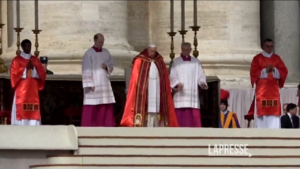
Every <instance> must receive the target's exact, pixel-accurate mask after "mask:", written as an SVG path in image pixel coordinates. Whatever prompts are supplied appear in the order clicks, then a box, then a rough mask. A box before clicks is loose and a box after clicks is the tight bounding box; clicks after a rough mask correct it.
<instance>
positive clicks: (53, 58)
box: [1, 0, 300, 85]
mask: <svg viewBox="0 0 300 169" xmlns="http://www.w3.org/2000/svg"><path fill="white" fill-rule="evenodd" d="M169 5H170V4H169V1H154V0H153V1H74V2H70V1H40V2H39V8H40V27H41V29H42V30H43V31H42V32H41V34H40V36H39V42H40V51H41V55H47V56H48V57H49V58H50V69H52V70H53V71H54V72H55V73H58V74H70V73H71V74H80V69H81V68H80V64H81V59H82V55H83V53H84V52H85V50H86V49H87V48H88V47H90V46H92V44H93V41H92V36H93V35H94V34H95V33H97V32H101V33H103V34H105V37H106V44H105V46H106V47H107V48H108V49H110V51H111V53H112V55H113V57H114V58H115V60H116V65H117V69H116V74H118V75H122V74H124V72H123V71H122V69H123V68H124V67H127V66H129V65H130V62H131V59H132V58H133V57H134V56H135V55H136V54H138V52H140V51H141V50H143V49H144V48H145V47H146V46H147V45H148V44H149V43H155V44H156V45H158V50H159V52H160V53H161V54H162V55H163V56H164V57H165V61H166V62H167V63H169V61H170V59H169V53H170V37H169V36H168V34H167V32H169V31H170V30H169V27H170V19H169V18H170V13H169V12H170V11H169V10H170V7H169ZM33 9H34V2H33V1H21V16H22V17H21V26H22V27H24V31H23V32H22V33H21V39H24V38H28V39H30V40H32V42H34V35H33V33H32V31H31V30H32V29H33V28H34V10H33ZM1 10H2V13H3V15H2V19H3V22H4V23H5V24H6V27H5V29H4V31H3V33H4V34H3V44H4V45H3V48H4V50H3V51H4V54H3V56H2V57H3V58H4V59H5V60H6V61H7V63H9V62H10V60H11V59H12V57H13V56H14V53H15V50H16V34H15V32H14V31H13V27H14V26H15V17H16V16H15V12H14V11H15V1H3V3H2V8H1ZM260 12H261V13H262V17H260ZM180 13H181V8H180V1H175V23H174V25H175V30H179V29H180V23H181V19H180ZM298 14H299V4H298V2H296V1H295V2H293V3H292V2H283V1H278V2H276V3H275V2H273V3H272V4H270V3H268V4H267V2H265V3H262V5H261V4H260V2H259V1H255V0H253V1H226V2H225V1H224V2H223V1H198V16H199V17H198V23H199V25H200V26H201V29H200V31H199V32H198V43H199V46H198V50H199V53H200V55H199V59H200V60H201V63H202V65H203V66H204V69H205V72H206V74H207V75H217V76H219V77H220V78H221V79H223V82H224V83H227V84H228V83H229V82H231V81H232V82H233V83H236V82H238V84H239V85H240V84H244V85H245V84H247V85H248V84H249V83H248V79H249V77H248V76H249V66H250V63H251V60H252V58H253V56H254V55H255V54H257V53H258V52H260V51H261V49H260V42H261V38H260V37H261V36H262V37H263V38H265V37H270V36H271V38H274V39H275V41H276V52H277V53H279V54H280V55H283V60H284V61H285V63H286V64H287V66H288V67H289V68H290V70H291V71H290V72H291V73H290V76H289V79H295V78H297V77H298V76H297V75H298V74H297V73H298V70H299V66H298V65H299V61H300V60H299V59H297V58H298V57H297V56H298V55H299V51H298V50H299V48H298V47H297V46H299V43H300V42H299V41H300V39H299V36H298V34H299V30H300V29H298V28H299V22H298V19H299V17H295V16H300V15H298ZM261 23H262V24H261ZM192 24H193V2H192V1H186V29H187V30H188V33H187V35H186V37H185V39H186V41H188V42H191V43H193V38H194V34H193V32H192V30H191V29H189V28H188V27H189V26H191V25H192ZM180 43H181V37H180V35H179V33H177V35H176V37H175V53H176V55H177V56H178V55H179V54H180ZM296 57H297V58H296ZM66 64H67V65H68V67H67V69H66V66H65V65H66Z"/></svg>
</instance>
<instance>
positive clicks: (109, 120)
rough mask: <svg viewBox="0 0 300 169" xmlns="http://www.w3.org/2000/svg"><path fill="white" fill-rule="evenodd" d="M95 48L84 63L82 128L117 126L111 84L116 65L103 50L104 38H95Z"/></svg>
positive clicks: (86, 53) (88, 51)
mask: <svg viewBox="0 0 300 169" xmlns="http://www.w3.org/2000/svg"><path fill="white" fill-rule="evenodd" d="M94 42H95V43H94V46H93V47H91V48H90V49H88V50H87V51H86V52H85V54H84V56H83V61H82V85H83V90H84V101H83V111H82V120H81V126H84V127H93V126H105V127H112V126H115V118H114V113H113V104H114V103H115V97H114V93H113V90H112V87H111V84H110V80H109V76H110V75H111V73H112V71H113V69H114V65H113V59H112V57H111V55H110V53H109V51H108V50H107V49H105V48H102V46H103V44H104V36H103V35H102V34H100V33H98V34H96V35H95V36H94Z"/></svg>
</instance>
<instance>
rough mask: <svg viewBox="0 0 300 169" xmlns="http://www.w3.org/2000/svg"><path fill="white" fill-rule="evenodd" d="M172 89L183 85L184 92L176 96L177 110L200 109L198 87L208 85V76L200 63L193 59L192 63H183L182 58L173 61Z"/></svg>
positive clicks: (177, 93) (175, 104) (174, 97)
mask: <svg viewBox="0 0 300 169" xmlns="http://www.w3.org/2000/svg"><path fill="white" fill-rule="evenodd" d="M170 82H171V88H174V87H176V85H178V84H180V83H181V84H183V90H182V91H178V92H176V93H175V94H174V96H173V100H174V106H175V108H196V109H200V102H199V92H198V86H200V85H201V84H205V85H206V86H207V83H206V76H205V73H204V72H203V69H202V66H201V64H200V61H199V60H198V59H197V58H194V57H191V61H183V59H182V57H177V58H175V59H174V60H173V65H172V68H171V73H170Z"/></svg>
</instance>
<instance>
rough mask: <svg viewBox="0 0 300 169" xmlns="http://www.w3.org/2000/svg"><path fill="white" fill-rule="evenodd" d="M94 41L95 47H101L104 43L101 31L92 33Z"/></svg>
mask: <svg viewBox="0 0 300 169" xmlns="http://www.w3.org/2000/svg"><path fill="white" fill-rule="evenodd" d="M94 42H95V44H94V45H95V46H96V47H97V48H102V46H103V44H104V36H103V35H102V34H101V33H97V34H96V35H94Z"/></svg>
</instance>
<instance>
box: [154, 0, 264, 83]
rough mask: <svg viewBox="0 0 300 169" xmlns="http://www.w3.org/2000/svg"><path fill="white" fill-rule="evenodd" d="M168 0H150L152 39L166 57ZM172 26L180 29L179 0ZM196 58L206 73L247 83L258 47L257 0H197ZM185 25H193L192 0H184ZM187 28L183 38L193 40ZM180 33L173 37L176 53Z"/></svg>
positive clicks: (258, 11)
mask: <svg viewBox="0 0 300 169" xmlns="http://www.w3.org/2000/svg"><path fill="white" fill-rule="evenodd" d="M169 5H170V4H169V1H151V5H150V8H151V7H152V8H151V10H152V12H150V14H151V21H150V22H151V23H152V30H151V31H152V38H153V42H154V43H156V44H157V45H158V51H159V52H161V53H162V55H163V56H165V57H166V61H168V59H167V58H169V53H170V49H169V48H170V47H169V46H170V38H169V36H168V35H167V32H169V10H166V9H169V7H168V6H169ZM174 11H175V17H174V18H177V19H175V24H174V25H175V30H179V29H180V22H181V21H180V1H175V10H174ZM198 11H199V12H198V16H199V18H198V23H199V25H200V26H201V29H200V31H199V32H198V43H199V45H198V50H199V57H198V58H199V59H200V61H201V62H202V65H203V66H204V69H205V72H206V74H207V75H217V76H219V77H220V78H221V79H222V80H223V81H222V82H226V80H228V81H227V82H228V83H229V81H232V82H233V83H234V84H238V83H237V81H238V82H239V85H241V84H245V85H249V84H250V83H249V81H248V79H249V67H250V63H251V60H252V58H253V56H254V55H256V54H257V53H259V52H260V51H261V49H260V15H259V14H260V4H259V1H198ZM186 25H187V26H192V25H193V1H186ZM186 29H188V31H189V32H188V34H187V36H186V38H185V41H187V42H191V43H192V44H193V37H194V36H193V32H192V30H191V29H189V28H186ZM180 43H181V37H180V34H179V33H177V35H176V38H175V53H176V55H177V56H178V55H179V54H180Z"/></svg>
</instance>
